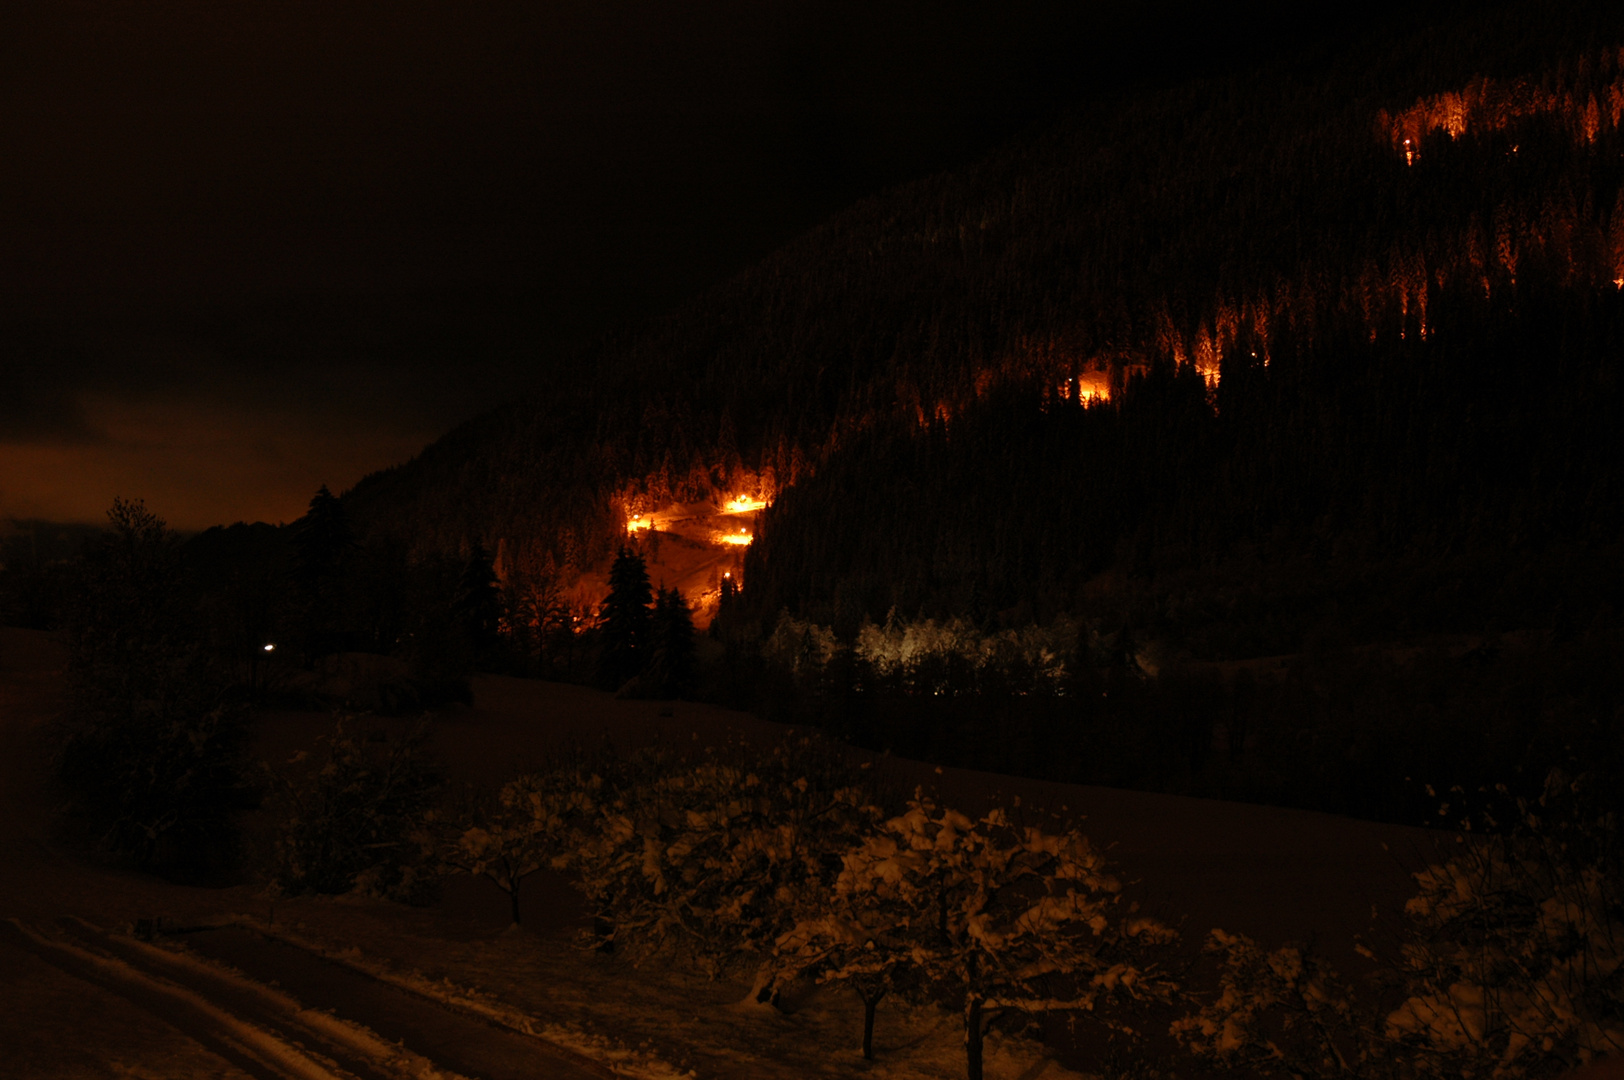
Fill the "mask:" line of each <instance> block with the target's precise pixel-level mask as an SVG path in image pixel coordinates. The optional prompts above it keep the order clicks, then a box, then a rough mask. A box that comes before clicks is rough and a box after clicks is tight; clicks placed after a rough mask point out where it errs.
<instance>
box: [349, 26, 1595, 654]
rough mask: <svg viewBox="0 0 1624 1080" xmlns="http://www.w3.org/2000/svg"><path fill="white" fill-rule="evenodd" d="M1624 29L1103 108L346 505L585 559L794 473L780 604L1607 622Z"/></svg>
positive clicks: (855, 619)
mask: <svg viewBox="0 0 1624 1080" xmlns="http://www.w3.org/2000/svg"><path fill="white" fill-rule="evenodd" d="M1620 45H1624V26H1621V21H1620V16H1619V14H1618V13H1617V12H1616V11H1615V10H1613V9H1609V8H1606V7H1603V6H1599V5H1597V6H1589V5H1568V6H1561V7H1550V6H1540V7H1538V8H1537V9H1535V8H1534V7H1532V6H1528V7H1527V8H1526V9H1525V8H1523V7H1520V6H1515V5H1514V6H1509V7H1505V8H1499V9H1491V10H1488V11H1486V12H1470V13H1468V14H1465V15H1462V16H1461V17H1459V18H1457V19H1455V20H1453V21H1450V22H1447V23H1444V24H1441V25H1438V26H1434V27H1431V28H1429V29H1424V30H1422V31H1418V32H1416V33H1413V34H1406V35H1404V36H1398V37H1395V36H1388V37H1385V38H1384V37H1382V36H1380V35H1379V34H1378V35H1377V36H1375V37H1373V38H1372V39H1371V40H1370V41H1368V42H1365V43H1363V44H1360V45H1357V46H1353V47H1350V48H1349V49H1347V50H1345V51H1344V52H1342V53H1340V54H1336V55H1327V56H1323V57H1314V58H1307V59H1304V60H1301V61H1298V60H1294V59H1292V58H1286V59H1283V60H1282V61H1281V62H1280V63H1279V64H1277V65H1275V66H1273V67H1271V68H1269V69H1266V70H1263V71H1259V72H1248V73H1246V74H1245V75H1241V76H1235V77H1231V78H1226V79H1218V80H1208V81H1202V82H1195V83H1191V84H1188V85H1184V86H1180V87H1175V88H1173V89H1169V90H1164V91H1160V92H1156V93H1151V94H1145V95H1140V96H1135V97H1131V98H1123V99H1120V100H1109V101H1098V102H1095V103H1093V104H1092V105H1090V106H1088V107H1085V108H1081V109H1079V110H1078V111H1077V112H1076V113H1075V114H1074V115H1073V116H1072V117H1071V118H1070V119H1069V120H1068V121H1067V122H1065V123H1063V124H1061V125H1059V126H1057V127H1053V128H1050V129H1046V130H1042V131H1037V132H1033V133H1031V134H1030V135H1028V136H1027V137H1025V138H1023V139H1021V140H1018V141H1017V142H1015V143H1013V144H1011V145H1009V146H1007V147H1006V148H1004V149H1003V150H1002V151H1001V152H999V153H998V154H995V155H994V156H992V157H991V158H989V159H987V160H985V161H983V162H981V163H980V164H978V165H976V166H974V167H971V168H968V169H964V170H961V171H958V172H955V173H951V174H946V175H942V176H937V177H933V178H930V179H927V180H923V181H920V182H917V183H914V184H911V185H908V186H906V187H904V188H901V189H899V190H896V191H893V192H890V193H887V194H885V195H883V196H880V197H876V198H874V199H871V200H868V201H867V202H865V203H863V204H861V205H858V206H856V207H853V208H852V209H851V210H850V211H848V212H847V213H845V214H843V215H841V216H839V217H838V218H836V219H834V220H832V221H830V222H829V223H827V224H826V225H824V226H823V227H821V228H820V229H818V230H815V231H814V232H812V233H810V234H808V235H806V236H804V237H802V238H801V239H800V240H799V241H797V242H795V243H793V244H791V245H789V246H788V247H786V248H785V249H783V250H782V251H780V252H779V253H777V254H776V255H774V256H773V257H771V258H769V259H767V260H765V261H764V262H763V263H762V264H760V265H759V266H757V267H755V268H754V269H752V270H750V271H749V272H747V273H745V274H743V275H741V276H740V277H739V278H737V279H735V280H734V281H732V282H730V283H728V284H727V285H725V286H723V287H721V288H719V289H717V290H715V291H714V292H713V293H711V294H709V295H708V296H706V297H704V298H703V299H701V300H699V301H697V302H695V303H693V304H691V305H689V306H687V307H686V308H684V309H682V310H680V311H677V312H675V313H673V314H671V315H669V316H668V317H666V318H664V319H662V320H659V321H657V322H655V323H653V324H651V325H648V326H644V327H641V328H638V329H635V330H632V331H627V332H626V333H625V334H623V335H621V336H619V337H617V338H615V339H613V340H609V341H605V342H603V343H601V344H600V345H599V346H597V347H596V348H595V349H593V350H589V351H588V352H587V353H586V354H584V355H583V356H582V357H580V359H579V363H578V364H577V365H576V372H577V374H576V376H575V377H574V378H573V379H572V380H569V381H566V382H563V383H561V384H560V385H558V386H557V387H556V389H555V391H554V392H553V393H552V394H551V395H549V396H547V397H546V398H544V399H542V400H537V401H525V402H521V403H517V404H515V405H514V406H512V407H510V408H508V409H506V410H504V411H502V412H499V413H496V414H493V415H490V416H486V417H483V418H480V419H478V420H475V421H472V422H470V423H468V424H466V425H464V426H463V427H462V428H460V429H458V430H457V431H455V432H453V433H452V434H451V435H449V436H447V437H446V438H445V439H443V440H442V441H440V442H439V443H437V444H435V445H434V446H432V447H430V448H429V449H428V450H426V451H425V452H424V453H423V454H422V455H420V456H419V457H418V458H417V459H415V460H414V461H412V462H410V463H408V464H406V465H403V466H401V467H399V468H396V469H393V470H389V471H387V472H385V473H381V474H377V475H374V476H372V477H369V478H367V479H366V480H365V481H363V482H362V483H361V484H360V485H358V486H357V488H356V489H355V490H354V491H353V492H351V493H350V494H349V495H348V496H347V499H346V501H347V503H348V505H349V507H350V509H351V512H352V514H353V516H354V517H355V519H356V520H357V521H358V522H360V523H361V525H362V527H363V529H365V530H366V531H368V532H370V533H372V534H375V535H376V534H393V535H396V536H399V537H403V538H407V539H408V540H409V541H410V542H411V543H412V544H413V545H415V546H416V547H417V548H418V549H419V550H448V549H456V548H458V547H459V546H462V545H464V544H466V543H468V542H469V541H471V540H476V539H477V540H479V541H481V542H483V543H484V544H485V545H486V546H487V547H490V548H492V549H493V550H500V551H502V552H503V558H504V560H505V563H506V565H507V566H530V567H535V566H545V567H548V568H550V569H551V570H552V571H554V572H558V573H561V574H564V575H566V576H567V575H569V574H572V573H578V572H579V571H581V570H583V569H585V568H587V567H589V566H591V565H593V564H594V563H597V562H601V560H602V559H603V558H604V557H605V556H606V554H607V553H608V552H610V551H612V550H613V548H614V547H615V546H617V545H618V544H619V543H621V542H622V540H623V539H624V537H625V527H626V523H627V521H628V518H629V517H631V516H632V515H634V514H635V513H639V512H641V508H643V507H649V506H657V505H662V504H666V503H673V502H685V501H693V500H699V499H705V498H719V497H721V496H722V495H725V494H726V493H728V492H733V491H749V492H751V493H752V494H755V493H759V494H761V495H763V496H765V497H767V498H769V499H770V500H771V501H772V504H773V505H772V506H771V508H770V509H769V510H768V511H767V512H766V513H765V514H764V515H763V520H762V522H761V526H760V530H759V534H758V536H757V539H756V541H755V543H754V544H753V546H752V547H751V549H750V552H749V556H748V560H747V563H746V568H745V569H746V572H745V575H744V579H745V586H744V593H743V599H744V606H745V609H746V611H747V612H748V613H749V614H750V615H751V616H752V617H754V618H755V619H758V620H763V623H764V624H770V621H771V619H772V617H773V616H774V614H775V613H776V612H777V611H779V610H780V609H788V610H790V611H791V612H794V613H797V614H800V615H802V616H804V617H807V618H810V619H812V620H814V621H817V622H822V623H830V624H833V625H834V626H836V627H837V628H843V629H844V630H846V631H852V630H855V628H856V627H857V625H859V624H860V623H861V622H862V621H863V620H864V619H872V620H882V619H884V617H885V616H886V614H887V612H888V611H892V610H895V611H896V612H897V613H898V614H899V615H900V616H902V617H914V616H937V617H945V616H953V615H960V616H966V617H969V618H971V619H974V620H977V621H981V622H983V623H985V622H987V621H989V620H994V619H998V618H1001V619H1002V620H1003V621H1005V622H1010V621H1021V620H1030V619H1034V618H1036V619H1039V620H1042V619H1047V618H1050V617H1052V616H1054V615H1056V614H1059V613H1061V612H1070V613H1072V614H1080V615H1098V614H1099V612H1100V611H1102V610H1106V609H1110V608H1113V607H1115V608H1118V609H1120V611H1119V612H1118V614H1119V615H1121V617H1124V618H1128V617H1131V618H1134V619H1138V620H1140V621H1144V620H1150V621H1153V622H1158V623H1159V624H1161V628H1160V629H1159V630H1158V633H1164V634H1170V635H1172V636H1174V637H1176V638H1178V639H1179V641H1180V643H1181V645H1182V646H1183V647H1184V648H1187V649H1189V650H1190V651H1192V652H1193V653H1194V654H1196V655H1202V656H1208V657H1213V658H1223V657H1233V656H1247V655H1260V654H1264V653H1268V652H1283V651H1291V650H1293V649H1295V648H1296V647H1297V646H1298V645H1299V644H1300V642H1301V639H1302V635H1303V634H1304V633H1305V632H1307V631H1308V630H1309V629H1311V628H1312V627H1313V626H1315V625H1317V624H1318V623H1321V622H1323V621H1324V620H1325V618H1326V612H1327V611H1328V610H1329V611H1332V612H1334V613H1337V618H1338V619H1339V620H1340V621H1341V625H1342V626H1343V627H1344V632H1345V633H1347V634H1349V635H1351V636H1352V637H1354V638H1358V639H1360V640H1377V639H1381V638H1383V637H1391V636H1393V635H1395V634H1405V633H1412V632H1420V631H1425V630H1441V631H1460V630H1462V629H1472V630H1483V629H1485V628H1488V627H1492V626H1503V625H1509V626H1520V625H1525V624H1527V623H1528V622H1529V621H1530V620H1533V621H1535V622H1538V621H1539V620H1541V619H1546V620H1548V619H1551V618H1555V617H1556V615H1555V614H1553V613H1559V614H1561V617H1563V618H1567V619H1569V620H1572V619H1574V618H1583V619H1591V618H1593V617H1595V615H1596V613H1598V612H1600V611H1601V610H1602V609H1603V608H1606V607H1608V606H1609V605H1611V607H1613V608H1616V607H1617V605H1618V604H1619V603H1621V602H1624V596H1620V595H1619V592H1618V590H1619V585H1618V581H1619V579H1618V576H1617V574H1616V572H1615V571H1613V570H1611V569H1609V568H1610V567H1613V566H1616V565H1617V562H1616V560H1614V559H1613V558H1612V556H1611V554H1610V552H1611V546H1612V545H1613V544H1615V543H1616V537H1617V536H1618V535H1619V533H1618V529H1619V526H1620V525H1621V524H1624V521H1621V520H1620V519H1621V516H1624V515H1621V510H1620V507H1621V505H1624V502H1621V500H1620V497H1619V496H1620V495H1621V494H1624V492H1621V491H1620V483H1621V479H1624V478H1621V475H1620V471H1619V470H1620V464H1621V462H1620V452H1619V449H1618V444H1619V442H1620V440H1618V439H1617V437H1616V432H1615V427H1616V424H1617V418H1618V417H1619V416H1620V406H1624V400H1621V395H1624V387H1621V385H1620V374H1621V372H1620V366H1621V363H1624V358H1621V357H1620V334H1621V332H1624V291H1621V286H1620V284H1619V282H1624V128H1621V118H1624V57H1621V54H1620V51H1619V47H1620ZM1169 582H1182V584H1179V585H1177V586H1176V587H1174V586H1170V585H1169V584H1168V583H1169ZM1249 605H1250V606H1249ZM1575 605H1577V606H1578V607H1580V608H1583V609H1584V610H1583V613H1582V614H1578V615H1576V614H1575V610H1576V609H1575ZM1172 608H1177V609H1178V610H1171V609H1172Z"/></svg>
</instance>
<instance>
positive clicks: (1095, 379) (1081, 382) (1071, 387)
mask: <svg viewBox="0 0 1624 1080" xmlns="http://www.w3.org/2000/svg"><path fill="white" fill-rule="evenodd" d="M1058 389H1059V393H1060V399H1061V400H1062V401H1070V400H1071V399H1072V395H1076V397H1077V403H1078V404H1079V405H1087V404H1089V403H1090V402H1094V401H1110V400H1111V385H1110V383H1108V382H1106V381H1105V376H1104V375H1103V374H1101V373H1095V374H1092V375H1090V376H1088V377H1087V378H1086V379H1083V378H1080V379H1067V380H1065V381H1064V382H1062V383H1061V384H1060V386H1059V388H1058Z"/></svg>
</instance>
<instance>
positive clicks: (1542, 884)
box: [1386, 772, 1624, 1076]
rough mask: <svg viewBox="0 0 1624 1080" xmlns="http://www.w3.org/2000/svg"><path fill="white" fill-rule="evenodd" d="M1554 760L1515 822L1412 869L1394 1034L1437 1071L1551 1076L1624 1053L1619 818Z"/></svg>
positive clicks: (1390, 1029)
mask: <svg viewBox="0 0 1624 1080" xmlns="http://www.w3.org/2000/svg"><path fill="white" fill-rule="evenodd" d="M1588 804H1589V799H1588V798H1587V793H1586V792H1585V790H1584V785H1583V784H1582V783H1577V782H1575V781H1573V780H1572V779H1570V778H1568V777H1566V776H1564V775H1563V774H1561V773H1559V772H1553V773H1552V774H1551V775H1550V777H1549V778H1548V781H1547V784H1546V788H1545V792H1544V794H1543V795H1542V796H1541V797H1540V798H1539V799H1538V800H1535V801H1526V800H1525V801H1522V802H1519V803H1518V804H1517V819H1518V820H1517V822H1516V825H1515V827H1514V828H1512V829H1511V830H1509V831H1508V832H1507V833H1505V834H1503V835H1499V836H1493V837H1474V838H1472V842H1470V843H1463V844H1461V845H1460V848H1459V854H1457V855H1456V857H1455V858H1453V859H1450V860H1448V861H1447V862H1444V863H1443V864H1441V865H1436V866H1429V867H1428V868H1427V869H1426V870H1424V871H1422V872H1421V873H1419V874H1417V875H1416V881H1417V882H1418V884H1419V885H1420V890H1419V892H1417V894H1416V895H1415V896H1414V897H1413V898H1412V899H1411V900H1410V901H1409V903H1408V904H1407V905H1406V908H1405V910H1406V914H1407V915H1408V916H1409V919H1410V923H1411V926H1412V929H1413V933H1412V934H1411V935H1410V941H1409V942H1408V943H1407V944H1406V945H1405V947H1404V950H1403V957H1402V971H1403V973H1404V976H1405V988H1406V997H1405V1000H1404V1003H1403V1004H1402V1005H1401V1006H1400V1007H1399V1008H1398V1009H1397V1010H1396V1011H1394V1012H1393V1013H1392V1014H1391V1015H1390V1016H1389V1017H1388V1018H1387V1023H1386V1033H1387V1035H1388V1037H1389V1038H1390V1039H1391V1040H1392V1041H1393V1042H1394V1043H1395V1044H1396V1045H1397V1046H1400V1047H1403V1048H1404V1050H1405V1051H1406V1052H1408V1053H1410V1054H1413V1055H1415V1056H1416V1057H1417V1060H1418V1061H1420V1062H1421V1063H1423V1065H1424V1066H1425V1068H1426V1070H1427V1071H1428V1072H1429V1073H1430V1074H1432V1075H1439V1076H1442V1075H1446V1074H1459V1073H1461V1072H1475V1073H1478V1074H1483V1075H1496V1076H1537V1075H1544V1074H1554V1073H1557V1072H1561V1071H1563V1070H1565V1068H1567V1067H1568V1066H1570V1065H1571V1064H1573V1063H1575V1062H1579V1061H1588V1060H1590V1059H1591V1058H1592V1057H1595V1056H1597V1055H1601V1054H1620V1053H1624V873H1621V871H1624V865H1621V864H1620V857H1621V855H1624V852H1621V850H1620V845H1619V835H1618V830H1617V822H1616V820H1615V819H1614V817H1613V815H1612V814H1610V813H1601V812H1597V811H1596V810H1594V809H1592V808H1591V807H1590V806H1589V805H1588Z"/></svg>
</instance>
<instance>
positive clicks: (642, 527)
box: [626, 517, 654, 535]
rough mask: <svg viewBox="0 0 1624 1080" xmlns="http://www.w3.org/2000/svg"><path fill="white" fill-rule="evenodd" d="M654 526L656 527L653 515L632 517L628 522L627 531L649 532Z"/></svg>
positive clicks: (632, 532)
mask: <svg viewBox="0 0 1624 1080" xmlns="http://www.w3.org/2000/svg"><path fill="white" fill-rule="evenodd" d="M652 528H654V519H653V518H651V517H638V518H632V519H631V520H630V521H628V522H626V531H627V532H629V533H631V534H633V535H636V534H637V533H640V532H647V531H648V530H650V529H652Z"/></svg>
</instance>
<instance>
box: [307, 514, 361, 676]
mask: <svg viewBox="0 0 1624 1080" xmlns="http://www.w3.org/2000/svg"><path fill="white" fill-rule="evenodd" d="M355 547H356V544H355V535H354V533H353V532H351V530H350V524H349V519H348V517H347V516H346V515H345V513H344V504H343V503H341V502H339V501H338V498H337V497H336V496H334V495H333V493H332V492H331V491H328V490H327V485H326V484H323V485H322V486H321V487H320V489H318V490H317V492H316V494H315V495H314V496H313V497H312V498H311V500H310V508H309V510H308V511H307V512H306V513H305V516H304V517H303V518H302V519H301V520H300V521H299V522H298V523H297V524H295V525H294V528H293V574H294V581H295V583H296V585H297V587H298V592H299V611H300V623H301V627H300V629H301V630H302V631H303V634H302V636H303V638H304V642H303V644H304V651H305V653H306V654H307V655H311V656H321V655H325V654H327V653H331V652H339V651H342V650H343V648H344V647H345V645H346V643H347V642H346V639H347V637H348V636H350V635H347V634H346V633H345V631H346V629H347V627H346V626H345V622H346V616H347V614H348V611H347V607H348V605H347V603H346V597H345V571H346V570H347V569H348V564H349V562H350V556H351V554H352V552H353V551H354V550H355Z"/></svg>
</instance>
